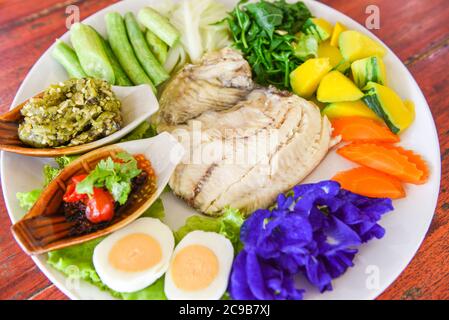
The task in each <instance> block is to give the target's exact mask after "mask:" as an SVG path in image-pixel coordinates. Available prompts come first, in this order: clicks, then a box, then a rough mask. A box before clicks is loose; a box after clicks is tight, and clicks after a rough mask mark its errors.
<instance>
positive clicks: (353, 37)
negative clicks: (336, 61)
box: [338, 30, 387, 62]
mask: <svg viewBox="0 0 449 320" xmlns="http://www.w3.org/2000/svg"><path fill="white" fill-rule="evenodd" d="M338 43H339V46H340V51H341V54H342V55H343V58H344V59H345V60H347V61H350V62H353V61H355V60H360V59H364V58H368V57H370V56H379V57H383V56H385V54H386V53H387V51H386V50H385V48H384V47H383V46H382V45H381V44H379V43H378V42H376V41H374V40H372V39H371V38H370V37H368V36H366V35H364V34H363V33H360V32H358V31H352V30H350V31H343V32H342V33H341V34H340V37H339V40H338Z"/></svg>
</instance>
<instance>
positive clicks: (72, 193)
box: [62, 174, 87, 202]
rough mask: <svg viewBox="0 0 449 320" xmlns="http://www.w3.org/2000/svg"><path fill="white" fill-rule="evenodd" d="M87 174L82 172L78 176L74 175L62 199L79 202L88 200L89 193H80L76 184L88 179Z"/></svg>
mask: <svg viewBox="0 0 449 320" xmlns="http://www.w3.org/2000/svg"><path fill="white" fill-rule="evenodd" d="M86 177H87V174H80V175H78V176H75V177H72V179H71V183H70V184H69V185H68V186H67V190H66V192H65V194H64V197H63V198H62V200H64V201H65V202H78V201H85V200H87V195H85V194H79V193H77V192H76V185H77V184H78V183H80V182H81V181H83V180H84V179H86Z"/></svg>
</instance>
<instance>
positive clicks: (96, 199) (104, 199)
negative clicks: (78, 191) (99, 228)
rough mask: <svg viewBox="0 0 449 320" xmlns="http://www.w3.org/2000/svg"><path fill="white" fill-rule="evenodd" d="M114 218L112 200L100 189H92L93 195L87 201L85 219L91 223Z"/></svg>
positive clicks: (110, 196) (108, 194)
mask: <svg viewBox="0 0 449 320" xmlns="http://www.w3.org/2000/svg"><path fill="white" fill-rule="evenodd" d="M113 217H114V198H113V197H112V195H111V194H110V193H109V192H108V191H106V190H104V189H101V188H94V194H93V195H92V196H91V197H90V198H89V200H88V201H87V208H86V218H87V219H88V220H89V221H90V222H92V223H100V222H106V221H110V220H112V218H113Z"/></svg>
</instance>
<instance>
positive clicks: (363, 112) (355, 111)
mask: <svg viewBox="0 0 449 320" xmlns="http://www.w3.org/2000/svg"><path fill="white" fill-rule="evenodd" d="M322 113H323V115H326V116H327V117H328V118H329V119H337V118H347V117H363V118H369V119H373V120H378V121H382V119H381V118H380V117H379V116H378V115H377V114H376V113H375V112H374V111H373V110H371V109H370V108H368V106H367V105H366V104H365V103H364V102H363V101H362V100H357V101H344V102H336V103H331V104H328V105H327V106H326V107H325V108H324V109H323V111H322Z"/></svg>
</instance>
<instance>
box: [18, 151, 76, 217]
mask: <svg viewBox="0 0 449 320" xmlns="http://www.w3.org/2000/svg"><path fill="white" fill-rule="evenodd" d="M76 158H78V156H70V157H69V156H63V157H59V158H55V162H56V163H57V164H58V168H55V167H52V166H50V165H45V166H44V168H43V170H42V171H43V172H42V174H43V176H44V187H46V186H48V184H49V183H50V182H51V181H52V180H53V179H54V178H56V176H57V175H58V174H59V173H60V172H61V170H62V169H64V167H65V166H67V165H68V164H70V163H71V162H72V161H74V160H75V159H76ZM41 193H42V189H35V190H33V191H30V192H18V193H17V194H16V198H17V200H19V206H20V207H21V208H22V209H23V210H26V211H29V210H30V209H31V208H32V207H33V205H34V204H35V203H36V201H37V199H39V196H40V195H41Z"/></svg>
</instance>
